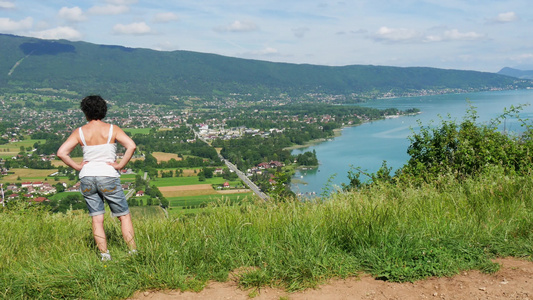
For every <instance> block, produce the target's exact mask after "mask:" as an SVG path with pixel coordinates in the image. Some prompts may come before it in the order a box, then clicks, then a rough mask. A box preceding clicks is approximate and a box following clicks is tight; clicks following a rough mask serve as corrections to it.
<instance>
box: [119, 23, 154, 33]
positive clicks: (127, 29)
mask: <svg viewBox="0 0 533 300" xmlns="http://www.w3.org/2000/svg"><path fill="white" fill-rule="evenodd" d="M113 33H115V34H131V35H142V34H149V33H152V29H151V28H150V26H148V25H146V23H145V22H138V23H131V24H126V25H124V24H117V25H115V26H113Z"/></svg>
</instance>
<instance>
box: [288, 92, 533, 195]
mask: <svg viewBox="0 0 533 300" xmlns="http://www.w3.org/2000/svg"><path fill="white" fill-rule="evenodd" d="M532 103H533V90H513V91H494V92H479V93H469V94H449V95H437V96H423V97H409V98H394V99H378V100H373V101H369V102H368V103H363V104H357V105H360V106H366V107H375V108H380V109H382V108H390V107H395V108H398V109H400V110H407V109H409V108H418V109H420V111H421V113H420V114H418V115H415V116H401V117H398V118H391V119H385V120H379V121H373V122H369V123H365V124H362V125H359V126H355V127H346V128H343V129H342V131H341V136H339V137H335V138H332V139H330V140H328V141H325V142H322V143H319V144H314V145H312V146H309V147H306V148H299V149H295V150H293V151H292V153H293V154H299V153H303V152H305V151H312V150H315V151H316V154H317V157H318V160H319V163H320V165H319V167H318V168H316V169H311V170H298V171H297V172H296V174H295V176H294V177H293V178H292V181H293V183H292V186H291V189H292V191H294V192H295V193H297V194H300V193H301V194H302V195H304V196H305V195H320V194H324V193H326V192H327V191H331V190H333V189H337V188H340V186H341V184H342V183H348V177H347V176H348V171H349V170H350V169H351V168H353V167H360V168H362V169H363V170H366V171H367V172H368V173H374V172H376V171H377V170H378V169H379V168H380V167H381V165H382V163H383V161H386V162H387V165H388V166H389V167H392V168H393V170H396V169H398V168H400V167H402V166H403V165H404V164H405V163H407V161H408V160H409V156H408V155H407V148H408V146H409V144H410V142H409V139H408V137H409V136H411V135H412V134H413V132H417V130H419V128H420V127H419V125H418V121H420V122H422V125H423V126H429V125H431V124H435V125H439V124H440V123H441V122H440V120H441V119H444V120H449V119H452V120H457V121H458V122H460V121H461V120H462V119H463V118H464V117H465V115H466V113H467V111H468V110H469V108H470V107H471V106H472V107H474V110H475V111H477V115H478V116H479V118H478V121H479V122H480V123H485V124H486V123H488V122H489V121H490V120H492V119H494V118H496V117H498V116H500V115H502V113H503V112H504V109H505V108H510V107H511V106H518V105H520V104H526V105H527V106H525V107H524V108H523V109H522V111H521V113H520V118H525V119H529V120H533V106H532V105H531V104H532ZM432 122H433V123H432ZM500 129H501V130H507V131H515V132H519V131H521V126H520V122H519V121H518V120H517V119H515V118H508V119H506V120H505V122H504V123H503V124H502V125H501V126H500ZM361 179H362V180H365V179H367V178H365V176H361Z"/></svg>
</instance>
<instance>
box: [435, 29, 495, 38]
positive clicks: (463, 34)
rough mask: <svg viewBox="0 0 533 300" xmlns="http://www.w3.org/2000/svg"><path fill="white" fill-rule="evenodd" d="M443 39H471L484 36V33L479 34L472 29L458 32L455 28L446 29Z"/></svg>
mask: <svg viewBox="0 0 533 300" xmlns="http://www.w3.org/2000/svg"><path fill="white" fill-rule="evenodd" d="M444 37H445V39H448V40H463V41H465V40H466V41H472V40H479V39H483V38H485V35H483V34H479V33H476V32H473V31H470V32H459V30H457V29H452V30H447V31H445V32H444Z"/></svg>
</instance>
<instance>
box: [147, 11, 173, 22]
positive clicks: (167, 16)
mask: <svg viewBox="0 0 533 300" xmlns="http://www.w3.org/2000/svg"><path fill="white" fill-rule="evenodd" d="M178 19H179V18H178V16H176V14H174V13H172V12H165V13H158V14H156V15H155V16H154V18H153V21H154V22H155V23H167V22H172V21H177V20H178Z"/></svg>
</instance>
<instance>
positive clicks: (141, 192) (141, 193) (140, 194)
mask: <svg viewBox="0 0 533 300" xmlns="http://www.w3.org/2000/svg"><path fill="white" fill-rule="evenodd" d="M142 196H144V191H138V192H137V193H136V194H135V197H142Z"/></svg>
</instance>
